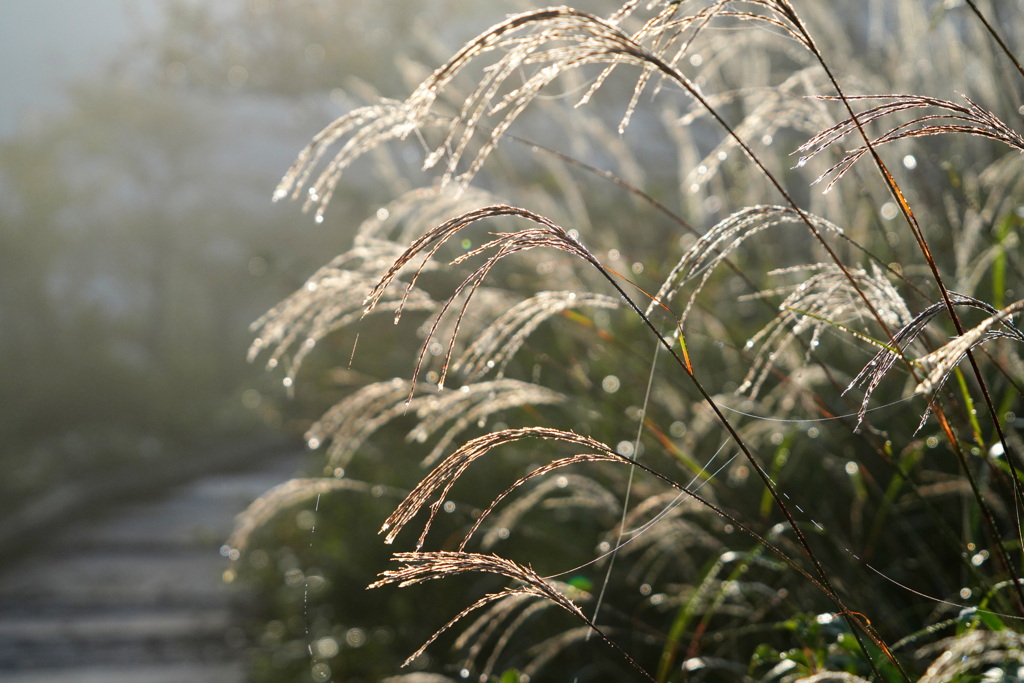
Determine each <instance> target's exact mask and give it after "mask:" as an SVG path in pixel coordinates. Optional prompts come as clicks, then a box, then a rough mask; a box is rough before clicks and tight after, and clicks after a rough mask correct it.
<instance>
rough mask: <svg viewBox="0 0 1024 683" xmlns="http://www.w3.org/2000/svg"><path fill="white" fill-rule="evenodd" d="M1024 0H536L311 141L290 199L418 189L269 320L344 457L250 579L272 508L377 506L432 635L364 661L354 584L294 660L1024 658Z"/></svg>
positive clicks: (901, 663)
mask: <svg viewBox="0 0 1024 683" xmlns="http://www.w3.org/2000/svg"><path fill="white" fill-rule="evenodd" d="M1021 12H1022V8H1021V6H1020V5H1019V3H1003V4H996V3H992V4H987V3H983V2H976V1H974V0H967V1H966V2H964V3H955V2H946V3H940V2H929V1H926V0H888V1H886V2H874V1H872V0H861V1H857V2H848V3H821V2H804V1H802V0H794V1H793V2H790V1H789V0H731V1H726V0H699V1H688V0H683V1H679V0H674V1H671V2H669V1H665V2H661V1H657V0H655V1H653V2H649V3H647V2H644V3H641V2H639V0H630V1H628V2H626V3H625V4H624V5H622V6H621V7H619V8H617V9H613V10H607V9H606V10H604V11H597V10H595V11H589V10H583V9H575V8H571V7H551V8H546V9H537V10H531V11H526V12H522V13H519V14H514V15H510V16H508V17H507V18H506V19H505V20H503V21H501V22H499V23H497V24H495V25H494V26H492V27H491V28H489V29H487V30H486V31H484V32H483V33H481V34H480V35H479V36H477V37H476V38H474V39H473V40H471V41H470V42H468V43H467V44H466V45H464V46H463V47H462V48H461V49H460V50H459V51H458V52H456V53H455V54H454V56H452V57H451V58H450V59H448V60H447V61H446V62H444V63H443V64H442V65H441V66H440V67H438V68H437V69H435V70H434V71H433V72H431V73H429V74H426V75H423V74H418V76H417V77H418V79H419V81H420V82H419V84H418V85H417V86H415V87H414V89H413V90H412V94H411V95H410V96H409V97H408V99H406V100H404V101H391V100H382V101H378V102H373V103H370V104H366V105H365V106H361V107H358V108H355V109H353V110H352V111H350V112H349V113H347V114H345V115H344V116H342V117H341V118H339V119H338V120H337V121H335V122H334V123H332V124H330V125H329V126H328V127H327V128H325V129H324V130H323V131H322V132H321V133H319V134H318V135H317V136H316V137H315V138H314V139H313V141H312V142H311V143H310V145H309V146H308V147H307V148H306V149H305V150H303V151H302V152H301V154H300V155H299V157H298V159H297V160H296V162H295V164H294V166H293V167H292V168H291V169H290V170H289V171H288V173H287V174H286V175H285V177H284V179H283V180H282V182H281V184H280V186H279V187H278V189H277V192H276V194H275V198H278V199H283V198H293V199H298V200H301V201H302V202H303V206H304V208H305V209H306V210H308V211H310V212H312V213H313V214H314V216H315V218H316V221H317V222H319V221H320V220H322V218H323V216H324V212H325V211H326V210H327V209H328V203H329V201H330V199H331V196H332V194H333V193H334V191H335V189H336V188H337V187H338V185H339V183H341V182H344V178H345V174H346V173H350V172H377V173H379V177H380V178H381V182H393V183H394V186H395V188H396V193H397V196H396V199H395V200H394V202H393V203H391V204H389V205H387V206H384V207H381V209H380V210H378V211H377V212H376V215H375V216H373V217H371V218H370V219H368V220H366V221H364V222H363V223H362V224H361V225H360V226H359V227H358V228H357V229H356V230H355V231H354V233H353V237H352V246H351V248H350V249H349V250H348V251H346V252H345V253H343V254H341V255H339V256H337V257H335V258H334V259H333V260H332V261H331V262H330V263H329V264H328V265H326V266H324V267H323V268H322V269H321V270H320V271H318V272H317V273H315V274H314V275H313V276H312V277H311V278H310V279H309V281H308V282H307V283H306V284H305V286H304V287H302V288H301V289H300V290H299V291H297V292H296V293H294V294H293V295H292V296H290V297H289V298H288V299H286V300H285V301H283V302H282V303H281V304H280V305H279V306H277V307H276V308H274V309H273V310H271V311H270V312H268V313H267V314H266V315H265V316H264V317H263V318H261V319H260V320H259V321H258V322H257V323H256V324H255V327H254V329H255V331H256V335H257V338H256V340H255V342H254V344H253V347H252V350H251V356H252V357H254V358H255V357H258V356H263V357H268V358H269V365H270V366H271V367H275V366H280V367H282V368H283V369H284V372H285V375H286V376H285V378H284V383H285V384H286V385H287V386H289V387H291V388H292V390H294V391H302V390H303V389H302V387H303V383H304V382H306V383H310V384H312V382H313V381H314V380H317V379H319V380H320V382H319V388H320V389H321V390H322V391H324V392H326V393H327V394H328V395H329V394H334V395H336V400H335V401H334V403H333V406H331V407H329V408H328V409H327V410H326V412H325V413H324V414H323V416H322V417H321V418H320V419H319V420H317V421H315V422H313V423H312V424H311V425H310V426H309V428H308V430H307V432H306V438H307V440H308V443H309V445H310V446H311V447H312V448H322V449H323V451H324V474H325V476H324V477H323V478H311V479H304V480H296V481H293V482H289V483H287V484H285V485H283V486H282V487H281V488H280V489H278V490H275V491H274V492H271V493H269V494H268V495H267V496H266V497H265V498H264V499H262V500H261V501H259V502H258V503H257V505H255V506H254V508H253V509H252V510H250V512H249V513H247V515H246V516H245V517H243V520H242V523H241V525H240V527H239V531H238V532H237V533H236V535H235V538H234V539H233V541H232V543H233V544H234V545H235V546H236V547H238V548H239V549H241V551H242V553H241V555H242V559H241V560H240V567H239V571H241V572H250V573H251V572H253V571H254V570H253V569H252V568H251V567H248V566H247V565H246V562H245V559H244V557H245V554H246V553H247V552H250V551H249V550H248V548H251V547H253V544H254V543H255V542H256V540H257V536H259V534H260V533H262V532H261V531H259V530H260V529H264V530H265V529H266V528H268V525H269V526H272V525H273V524H274V522H273V520H274V519H276V518H281V517H282V516H284V517H287V515H284V511H286V510H291V511H294V510H299V509H303V506H305V507H304V509H305V512H309V511H310V508H311V507H312V506H316V508H317V510H318V511H319V506H320V505H321V504H326V502H327V501H335V500H337V501H344V502H342V503H339V509H340V508H344V513H343V516H344V520H345V521H344V522H342V523H340V524H332V523H329V517H328V516H326V515H320V516H319V517H318V520H319V521H320V523H319V524H318V525H317V526H316V531H315V534H316V535H315V536H312V538H313V539H314V540H315V539H320V540H317V541H315V542H316V543H324V544H326V543H332V542H339V541H337V539H339V538H340V539H345V538H351V537H352V536H351V535H352V534H355V535H356V536H358V535H359V534H364V533H366V531H367V529H369V528H370V527H371V526H373V527H379V530H380V534H381V536H382V537H383V541H384V543H385V544H388V545H393V546H395V547H397V548H399V549H400V550H398V551H397V552H395V553H394V555H393V556H392V560H393V563H392V564H391V565H390V566H375V567H372V568H364V569H366V570H368V571H377V572H379V574H378V575H377V577H376V579H375V580H372V581H367V583H371V586H370V587H371V588H374V589H375V592H384V594H386V595H388V596H396V595H398V594H400V593H402V591H400V590H396V587H398V588H406V587H408V588H406V590H408V591H410V595H412V596H413V597H412V598H411V602H409V603H402V602H399V601H400V598H397V597H394V598H393V597H389V598H388V600H392V599H393V600H395V602H391V603H389V604H391V605H392V607H394V609H395V612H394V617H393V623H392V626H391V628H392V630H391V631H389V632H388V633H390V634H391V635H390V636H388V637H387V638H385V637H384V636H382V638H381V642H384V640H388V638H390V641H389V642H393V641H395V638H397V639H398V640H399V641H402V642H403V643H404V642H405V641H404V640H403V639H405V638H414V637H416V638H421V640H419V642H418V643H417V645H414V646H412V647H411V648H410V649H408V650H406V651H404V652H403V656H405V655H408V656H409V658H408V659H407V660H406V662H405V663H406V664H407V665H409V666H410V667H411V672H409V673H401V671H399V670H397V668H394V669H390V668H389V667H390V666H391V665H390V664H380V663H379V662H378V664H375V665H374V666H377V667H378V668H376V669H373V671H375V672H376V673H373V674H371V673H368V671H370V669H360V670H359V671H355V670H354V669H352V666H353V665H352V663H351V662H352V661H353V660H352V657H355V656H356V655H354V654H351V653H352V652H354V651H355V650H357V649H358V647H356V646H354V645H353V644H352V643H351V642H350V641H349V640H346V638H347V637H348V636H347V635H344V634H350V633H351V632H352V628H354V626H353V625H354V624H357V623H359V619H360V618H364V619H366V618H368V617H367V615H359V614H357V613H353V612H351V611H346V610H345V607H344V605H345V603H346V601H350V600H358V601H362V600H363V599H364V598H363V597H362V596H361V597H359V598H354V597H352V596H351V595H346V594H342V593H335V594H332V596H331V597H330V600H334V601H335V602H334V603H332V604H334V607H333V608H332V611H330V612H329V613H327V612H317V611H316V609H317V608H316V607H309V601H308V600H306V601H304V605H306V606H305V607H304V608H303V610H304V611H303V612H302V616H301V617H300V618H298V619H297V620H294V627H293V629H292V634H291V639H292V640H291V642H293V643H300V646H298V647H296V649H295V651H296V652H298V653H299V654H298V655H297V656H296V657H295V658H293V659H294V661H296V662H298V664H296V667H295V670H296V671H299V670H301V671H302V672H303V673H302V675H305V676H308V675H312V676H313V678H314V679H316V680H327V678H329V677H330V676H331V675H332V672H333V675H335V676H339V677H343V678H346V680H352V679H354V677H357V676H360V675H362V676H367V677H370V676H371V675H378V676H379V675H382V674H381V672H382V671H384V672H387V673H388V674H389V675H391V676H392V678H389V680H394V681H399V680H407V681H428V680H429V681H435V680H449V679H451V680H458V679H476V680H482V681H486V680H490V679H492V677H493V678H495V679H498V678H500V680H502V681H505V680H566V681H571V680H580V681H582V680H656V681H676V680H729V681H732V680H764V681H797V680H800V681H826V680H839V681H859V680H878V681H883V680H884V681H908V680H918V679H921V680H929V681H947V680H949V681H952V680H958V681H961V680H963V681H966V680H1017V678H1018V677H1019V676H1021V675H1024V636H1022V633H1024V622H1022V621H1021V620H1022V618H1024V582H1022V580H1021V567H1022V566H1024V535H1022V531H1021V519H1022V514H1024V491H1022V475H1024V462H1022V461H1021V460H1020V454H1021V453H1022V452H1024V450H1022V449H1024V444H1022V443H1021V438H1020V436H1019V434H1018V427H1019V419H1018V418H1017V417H1016V415H1015V411H1018V410H1019V407H1018V404H1019V399H1020V396H1021V387H1022V373H1021V371H1022V368H1024V365H1022V362H1021V356H1020V348H1021V346H1020V344H1021V342H1022V341H1024V333H1022V332H1021V330H1020V329H1018V328H1017V327H1016V325H1015V322H1014V321H1015V316H1016V314H1017V313H1018V312H1020V310H1021V309H1022V308H1024V299H1020V297H1021V296H1022V295H1024V281H1022V278H1021V275H1022V272H1021V262H1020V259H1019V256H1018V254H1019V244H1018V240H1019V237H1018V229H1019V227H1020V222H1021V219H1022V217H1024V188H1022V187H1021V185H1022V183H1024V180H1022V178H1024V175H1022V173H1021V170H1022V168H1021V167H1022V155H1021V152H1022V151H1024V138H1022V137H1021V135H1020V133H1018V132H1017V129H1018V128H1019V122H1020V111H1022V110H1024V109H1021V106H1022V102H1024V100H1022V99H1021V92H1022V86H1024V69H1022V67H1021V65H1020V63H1019V62H1018V61H1017V57H1016V50H1017V48H1018V47H1019V46H1020V44H1021V42H1020V41H1021V38H1022V36H1021V35H1020V29H1021V27H1022V26H1024V24H1022V22H1021V19H1022V16H1024V15H1022V13H1021ZM415 154H418V155H420V156H421V159H422V166H423V170H424V173H423V175H421V176H415V175H412V174H407V175H402V174H401V173H400V172H398V171H397V170H396V169H397V168H399V163H400V161H402V160H407V159H408V158H409V156H410V155H415ZM370 162H372V165H370V166H367V165H366V164H368V163H370ZM364 168H365V169H370V170H369V171H360V170H359V169H364ZM374 169H376V171H374ZM417 177H418V178H420V179H421V182H420V183H419V184H418V185H413V184H411V182H410V181H411V179H413V178H417ZM410 188H414V189H410ZM331 208H332V209H334V210H339V211H341V212H343V211H344V207H339V206H333V207H331ZM392 323H394V325H392ZM323 346H330V347H332V348H333V349H334V350H335V354H334V356H335V358H336V360H337V367H336V368H334V369H330V368H327V367H324V366H323V365H322V364H323V363H324V362H325V361H324V360H323V359H324V358H325V357H326V356H327V355H330V354H327V353H324V352H322V351H320V349H321V348H322V347H323ZM314 350H316V353H314V354H313V355H310V354H311V352H313V351H314ZM315 357H319V358H320V361H319V363H320V364H321V365H319V366H318V368H317V369H316V372H315V373H310V368H308V367H307V368H304V367H303V361H304V360H306V359H307V358H310V359H312V358H315ZM396 373H398V376H397V377H396V376H395V375H396ZM307 374H309V379H305V377H306V376H307ZM389 500H390V501H393V505H392V509H391V512H390V514H388V515H386V516H385V515H381V518H380V519H378V518H375V517H372V516H371V515H369V514H367V515H359V514H357V513H356V512H354V511H353V510H356V509H359V506H360V505H362V504H363V503H362V502H360V501H365V502H367V503H372V505H369V504H368V505H367V507H366V508H365V509H366V510H376V509H377V508H378V507H379V506H380V504H381V501H389ZM314 501H315V503H314ZM296 506H298V507H296ZM300 514H302V513H300ZM317 514H320V513H319V512H318V513H317ZM308 521H309V520H308V519H307V522H308ZM289 524H290V523H289ZM285 526H286V527H287V528H288V529H289V530H288V531H280V532H279V534H278V537H279V538H281V537H283V536H289V535H290V536H292V537H294V536H295V531H294V529H293V528H292V527H293V526H294V525H290V526H289V525H285ZM310 526H311V525H310V524H307V526H306V528H307V529H308V528H310ZM310 538H311V536H310V534H309V533H307V534H306V535H303V536H301V538H293V540H292V541H291V543H292V546H290V547H291V548H292V550H290V551H289V552H292V553H293V554H295V553H299V554H301V553H302V552H307V551H306V550H302V546H303V544H310V548H309V549H307V550H308V552H313V550H312V545H313V544H311V542H310V540H309V539H310ZM261 542H267V541H265V540H264V541H261ZM340 542H341V543H342V545H345V543H344V540H342V541H340ZM348 547H349V548H350V549H351V548H354V545H352V544H349V546H348ZM261 552H265V551H261ZM338 552H339V553H345V552H350V550H339V551H338ZM351 552H355V551H354V550H351ZM293 559H294V558H293ZM317 562H321V563H324V562H329V560H328V559H327V558H325V557H319V559H318V560H317ZM264 564H265V563H264ZM292 564H293V565H294V566H293V569H295V570H296V571H300V572H301V571H305V570H304V569H302V568H301V567H299V566H298V565H300V564H301V562H300V561H299V560H298V559H295V561H294V562H292ZM321 572H322V573H321V574H317V576H319V577H320V580H321V583H322V582H323V581H326V582H327V583H329V582H330V577H329V576H327V574H329V571H328V572H325V571H324V570H323V569H322V567H321ZM437 579H445V581H441V582H435V580H437ZM265 580H270V579H266V577H265ZM428 582H429V583H430V584H431V585H430V586H420V584H423V583H428ZM300 583H301V581H299V582H297V583H296V584H295V585H298V584H300ZM318 585H319V584H318ZM435 586H437V587H436V588H435ZM445 586H447V587H445ZM451 586H455V588H452V587H451ZM306 590H307V592H306V594H305V595H306V597H308V585H307V586H306ZM324 600H325V601H328V602H329V601H330V600H328V598H326V597H325V598H324ZM452 601H455V602H454V603H453V602H452ZM314 602H315V601H314ZM422 604H431V605H432V607H431V609H429V610H422V609H419V610H417V609H415V608H414V607H410V605H422ZM433 605H437V607H433ZM311 610H312V611H311ZM293 616H294V615H293ZM380 616H381V615H378V614H374V615H373V618H375V619H376V618H379V617H380ZM374 628H376V627H374ZM381 628H383V627H381ZM302 629H304V631H303V630H302ZM367 629H368V630H367V632H368V633H370V632H373V633H376V632H377V631H374V630H372V629H370V627H367ZM419 632H423V633H419ZM382 633H383V631H382ZM331 634H334V635H331ZM396 634H397V635H396ZM324 638H327V639H328V640H330V642H334V643H335V644H336V646H335V647H332V646H330V645H329V644H328V645H327V646H325V647H322V646H321V645H322V644H323V643H324V642H325V641H324ZM332 639H333V640H332ZM284 640H287V638H284V639H282V638H278V640H277V641H275V642H283V641H284ZM420 643H422V645H421V646H420ZM417 647H418V649H417ZM304 648H305V649H304ZM307 652H308V653H311V656H310V655H309V654H307ZM367 666H370V665H367ZM371 668H372V667H371ZM427 670H431V671H433V672H434V673H433V674H428V673H426V671H427Z"/></svg>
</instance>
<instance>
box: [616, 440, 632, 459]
mask: <svg viewBox="0 0 1024 683" xmlns="http://www.w3.org/2000/svg"><path fill="white" fill-rule="evenodd" d="M615 450H616V451H618V452H619V454H620V455H624V456H626V457H627V458H632V457H633V442H632V441H620V442H619V443H618V445H617V446H615Z"/></svg>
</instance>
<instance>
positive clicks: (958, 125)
mask: <svg viewBox="0 0 1024 683" xmlns="http://www.w3.org/2000/svg"><path fill="white" fill-rule="evenodd" d="M822 99H826V100H829V99H831V100H834V99H837V98H835V97H824V98H822ZM847 100H850V101H860V100H867V101H872V100H874V101H879V100H881V101H882V104H880V105H877V106H875V107H871V108H869V109H866V110H864V111H862V112H860V113H859V114H857V119H858V120H859V121H860V124H861V125H862V126H863V125H866V124H868V123H870V122H871V121H874V120H876V119H880V118H883V117H887V116H890V115H893V114H896V113H899V112H903V111H913V110H918V109H937V110H938V113H931V114H923V115H920V116H917V118H914V119H912V120H910V121H908V122H906V123H901V124H899V125H897V126H895V127H893V128H891V129H890V130H888V131H887V132H886V133H884V134H882V135H880V136H878V137H876V138H875V139H873V140H872V141H871V145H872V147H881V146H882V145H885V144H888V143H890V142H895V141H897V140H906V139H910V138H916V137H925V136H931V135H945V134H950V133H966V134H969V135H976V136H979V137H984V138H989V139H991V140H996V141H998V142H1002V143H1003V144H1005V145H1007V146H1009V147H1010V148H1012V149H1016V150H1017V151H1021V152H1024V138H1022V137H1021V136H1020V134H1019V133H1017V132H1016V131H1014V130H1013V129H1012V128H1010V127H1009V126H1007V125H1006V124H1005V123H1003V121H1002V120H1000V119H999V117H997V116H996V115H995V114H993V113H992V112H990V111H989V110H987V109H984V108H983V107H981V106H979V105H978V104H977V103H976V102H974V101H973V100H971V99H970V98H969V97H967V96H964V100H965V101H966V102H967V104H966V105H964V104H958V103H956V102H951V101H949V100H943V99H938V98H934V97H924V96H920V95H864V96H859V97H847ZM855 133H857V126H856V125H855V124H854V122H853V120H852V119H845V120H843V121H840V122H839V123H837V124H835V125H834V126H831V127H829V128H826V129H825V130H823V131H821V132H820V133H818V134H817V135H815V136H814V137H812V138H811V139H810V140H808V141H807V142H805V143H804V144H803V145H801V146H800V147H799V148H798V150H797V151H798V152H800V153H801V157H800V159H799V161H798V162H797V165H798V166H802V165H803V164H805V163H806V162H807V161H808V160H809V159H811V158H813V157H814V156H816V155H818V154H820V153H821V152H822V151H824V150H825V149H827V148H828V147H830V146H832V145H834V144H836V143H838V142H840V141H841V140H843V139H844V138H846V137H847V136H849V135H851V134H855ZM867 153H868V147H867V146H866V145H861V146H859V147H855V148H854V149H852V150H850V151H849V152H847V153H846V156H844V157H843V158H842V159H841V160H840V161H839V162H838V163H836V164H834V165H833V166H832V167H831V168H829V169H828V170H827V171H825V172H824V173H822V174H821V176H819V178H818V179H817V180H816V181H815V182H821V181H822V180H824V179H825V178H831V179H830V180H829V182H828V185H826V187H825V191H826V192H827V191H828V190H829V189H831V188H832V186H833V185H835V183H836V182H838V181H839V179H840V178H842V177H843V175H845V174H846V172H847V171H848V170H850V168H851V167H852V166H853V165H854V164H855V163H857V161H858V160H859V159H860V158H861V157H863V156H864V155H865V154H867Z"/></svg>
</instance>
